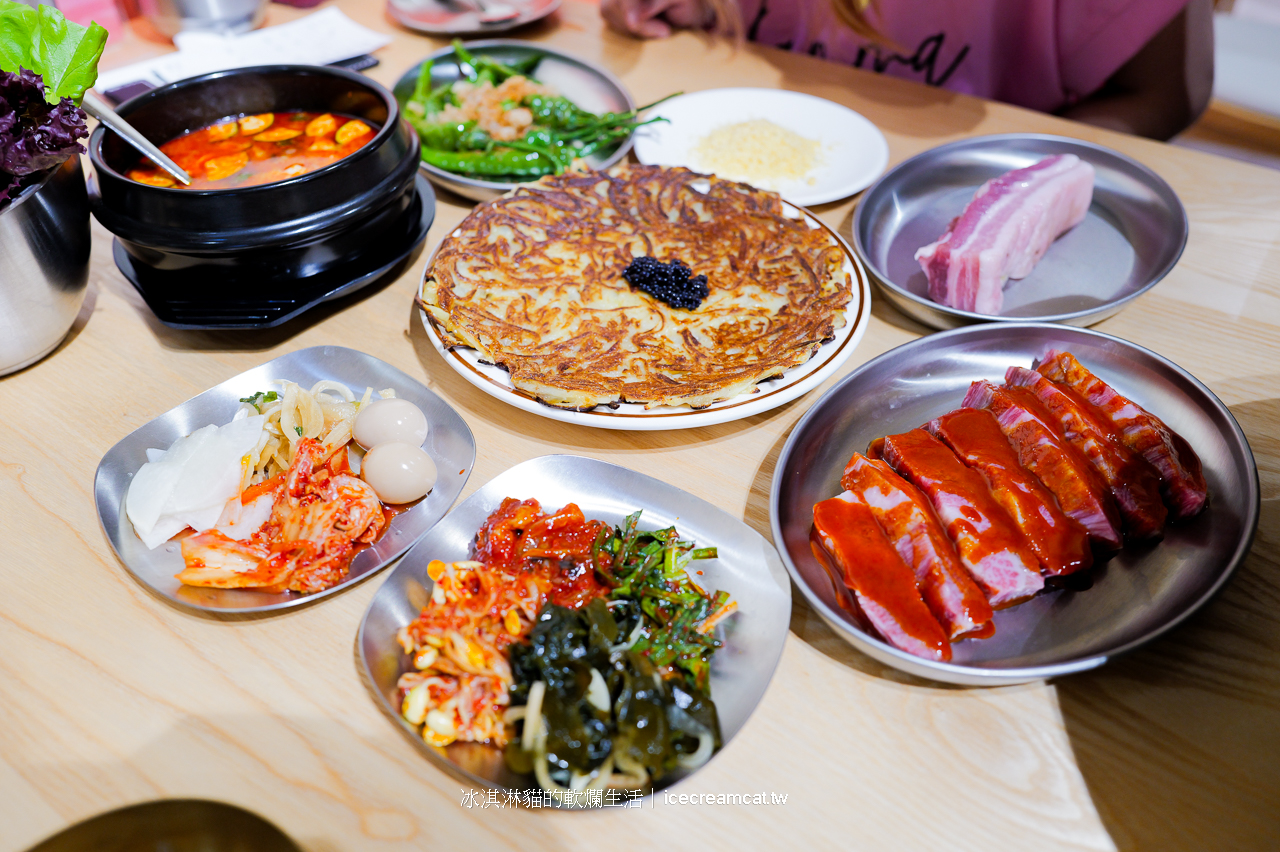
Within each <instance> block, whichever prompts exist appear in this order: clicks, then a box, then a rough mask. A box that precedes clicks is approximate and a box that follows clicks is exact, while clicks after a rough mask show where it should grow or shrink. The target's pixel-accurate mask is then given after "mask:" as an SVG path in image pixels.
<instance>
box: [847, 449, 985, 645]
mask: <svg viewBox="0 0 1280 852" xmlns="http://www.w3.org/2000/svg"><path fill="white" fill-rule="evenodd" d="M840 484H841V485H842V486H844V488H845V489H846V491H847V492H848V493H850V494H852V495H853V496H856V497H857V498H858V499H860V500H861V501H862V502H864V503H866V504H867V505H868V506H870V507H871V513H872V514H873V515H874V516H875V519H876V522H877V523H879V524H880V529H882V530H884V533H885V535H886V536H888V537H889V541H890V542H892V543H893V546H894V547H895V548H896V549H897V551H898V553H899V555H901V556H902V559H903V561H904V562H906V563H907V564H908V565H910V566H911V569H912V570H913V571H914V572H915V575H916V583H917V585H918V586H919V588H920V595H921V597H923V598H924V602H925V604H926V605H927V606H928V607H929V611H930V612H932V613H933V615H934V618H936V619H938V622H939V623H940V624H941V625H942V627H943V629H944V630H945V631H946V632H947V635H948V636H949V637H950V638H951V640H952V641H953V642H954V641H955V640H957V639H960V638H962V637H971V638H975V639H981V638H985V637H987V636H990V635H992V634H993V633H995V625H994V624H992V623H991V605H990V604H989V603H987V598H986V596H985V595H984V594H982V591H981V590H980V589H979V588H978V587H977V586H975V585H974V583H973V579H972V578H971V577H970V576H969V572H967V571H966V570H965V568H964V566H963V565H962V564H960V559H959V557H957V556H956V552H955V548H954V547H952V545H951V540H950V539H948V538H947V534H946V531H944V530H943V529H942V524H941V523H940V522H939V521H938V518H937V516H936V515H934V513H933V508H932V507H931V506H930V505H929V501H928V500H927V499H925V496H924V495H923V494H921V493H920V491H919V489H917V488H916V487H915V486H914V485H912V484H911V483H910V482H907V481H906V480H905V479H903V478H902V477H900V476H898V474H896V473H894V472H893V468H891V467H889V465H887V464H885V463H884V462H883V461H872V460H871V459H868V458H866V457H865V456H863V455H861V454H859V453H854V454H853V458H851V459H849V464H848V465H847V466H846V467H845V469H844V476H843V477H842V478H841V480H840Z"/></svg>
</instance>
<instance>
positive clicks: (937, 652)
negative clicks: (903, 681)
mask: <svg viewBox="0 0 1280 852" xmlns="http://www.w3.org/2000/svg"><path fill="white" fill-rule="evenodd" d="M812 538H813V544H814V548H813V550H814V555H815V556H817V557H818V561H820V562H823V563H824V564H825V565H826V566H827V568H828V570H833V567H834V569H835V570H833V574H835V576H837V577H840V578H842V579H843V582H844V584H845V585H846V586H848V587H849V588H850V589H852V590H853V593H854V595H855V596H856V597H857V599H858V605H859V606H860V607H861V608H862V612H863V614H864V615H865V616H866V617H867V620H868V621H870V622H871V624H872V625H874V627H875V629H876V630H878V631H879V632H880V635H881V636H883V637H884V638H885V641H887V642H888V643H889V644H890V645H893V646H894V647H895V648H901V649H902V650H903V651H906V652H907V653H908V654H915V655H916V656H917V657H924V658H925V659H929V660H942V661H944V662H945V661H947V660H950V659H951V645H950V644H949V643H948V642H947V636H946V634H945V633H944V632H943V630H942V626H941V625H939V624H938V622H937V620H936V619H935V618H934V617H933V614H932V613H931V612H929V608H928V607H927V606H925V603H924V601H923V600H922V599H921V598H920V592H919V590H918V589H917V588H916V577H915V574H914V573H913V572H912V570H911V569H910V568H908V567H907V563H905V562H903V561H902V557H901V556H899V555H898V551H897V550H895V549H894V547H893V545H892V544H890V543H889V539H887V538H885V536H884V533H883V532H882V531H881V530H880V527H879V525H877V524H876V519H875V516H874V515H872V513H871V508H870V507H869V506H867V505H866V504H865V503H862V502H860V501H859V500H858V499H857V498H856V497H854V496H853V495H852V494H849V493H848V492H846V493H844V494H841V495H839V496H837V497H832V498H831V499H830V500H823V501H822V502H821V503H818V504H817V505H816V506H814V507H813V533H812ZM824 556H825V558H824Z"/></svg>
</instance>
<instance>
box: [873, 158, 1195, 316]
mask: <svg viewBox="0 0 1280 852" xmlns="http://www.w3.org/2000/svg"><path fill="white" fill-rule="evenodd" d="M1054 154H1075V155H1076V156H1077V157H1079V158H1080V159H1081V160H1083V161H1085V162H1086V163H1089V164H1090V165H1091V166H1093V168H1094V170H1095V173H1096V176H1095V178H1094V185H1093V203H1092V205H1091V206H1090V208H1089V212H1088V214H1087V215H1086V216H1085V219H1084V221H1082V222H1081V223H1080V224H1079V225H1076V226H1075V227H1074V228H1072V229H1071V230H1070V231H1068V232H1067V233H1065V234H1063V235H1062V236H1061V237H1059V238H1058V239H1057V240H1056V241H1054V243H1053V244H1052V245H1051V246H1049V250H1048V251H1047V252H1045V255H1044V257H1042V258H1041V259H1040V262H1039V263H1037V264H1036V267H1035V269H1033V270H1032V271H1031V274H1030V275H1028V276H1027V277H1025V278H1022V279H1019V280H1016V281H1008V282H1007V283H1006V284H1005V288H1004V306H1003V309H1002V311H1001V313H1000V314H998V315H995V314H979V313H974V312H972V311H963V310H960V309H958V308H952V307H949V306H947V305H943V304H940V303H938V302H935V301H933V300H932V299H930V298H929V282H928V280H927V279H926V278H925V274H924V271H923V270H922V269H921V268H920V264H919V262H918V261H916V259H915V253H916V250H917V249H919V248H921V247H922V246H926V245H928V244H929V243H932V242H933V241H934V240H936V239H938V237H940V236H941V235H942V233H943V232H944V231H945V230H946V229H947V225H948V224H949V223H950V222H951V220H952V219H954V218H955V217H957V216H959V215H960V213H961V212H962V211H963V210H964V208H965V205H967V204H968V203H969V201H970V200H972V198H973V195H974V192H975V191H977V189H978V187H980V186H981V185H982V184H983V183H985V182H986V181H988V180H991V179H992V178H995V177H999V176H1000V175H1002V174H1004V173H1005V172H1008V171H1011V170H1013V169H1021V168H1025V167H1027V166H1030V165H1032V164H1033V163H1036V162H1038V161H1040V160H1043V159H1044V158H1045V157H1049V156H1052V155H1054ZM853 244H854V248H855V249H857V252H858V254H859V255H860V256H861V257H862V261H863V263H865V264H866V266H867V271H868V272H869V273H870V274H871V278H872V280H874V281H875V282H876V284H878V285H879V287H880V290H881V292H883V293H884V295H885V297H886V298H887V299H888V300H889V301H890V302H891V303H892V304H893V306H894V307H896V308H897V309H898V310H900V311H902V312H903V313H904V314H906V315H907V316H909V317H911V318H912V319H915V320H918V321H920V322H922V323H924V324H925V325H927V326H931V327H933V328H955V327H957V326H961V325H971V324H973V323H982V322H1028V321H1030V322H1056V323H1065V324H1067V325H1079V326H1085V325H1093V324H1094V323H1097V322H1101V321H1102V320H1104V319H1106V318H1107V317H1109V316H1111V315H1112V314H1115V313H1116V312H1117V311H1119V310H1120V309H1121V308H1123V307H1124V306H1125V305H1126V304H1128V303H1129V302H1130V301H1132V300H1133V299H1136V298H1137V297H1138V296H1141V295H1142V294H1143V293H1145V292H1147V291H1148V290H1150V289H1151V288H1152V287H1154V286H1155V285H1156V284H1158V283H1159V282H1160V280H1161V279H1162V278H1164V277H1165V276H1166V275H1167V274H1169V271H1170V270H1171V269H1173V267H1174V265H1175V264H1176V263H1177V262H1178V258H1179V257H1181V256H1182V249H1183V248H1184V247H1185V246H1186V244H1187V214H1186V211H1185V210H1183V208H1182V202H1181V201H1179V200H1178V196H1177V194H1175V193H1174V191H1173V189H1172V188H1171V187H1170V186H1169V184H1167V183H1165V181H1164V179H1163V178H1161V177H1160V176H1159V175H1157V174H1156V173H1155V172H1153V171H1152V170H1151V169H1149V168H1147V167H1146V166H1144V165H1142V164H1141V163H1139V162H1137V161H1136V160H1133V159H1131V158H1129V157H1126V156H1125V155H1124V154H1121V153H1119V152H1117V151H1113V150H1111V149H1110V148H1104V147H1103V146H1101V145H1095V144H1093V143H1091V142H1083V141H1081V140H1079V139H1070V138H1067V137H1064V136H1047V135H1043V134H1038V133H1010V134H1005V135H1002V136H981V137H978V138H976V139H965V140H962V141H959V142H952V143H950V144H947V145H940V146H939V147H937V148H934V149H932V150H929V151H925V152H924V153H923V154H918V155H916V156H915V157H912V158H911V159H909V160H907V161H906V162H903V163H900V164H899V165H897V166H896V167H894V168H893V169H892V170H890V171H889V172H888V173H887V174H886V175H885V176H884V177H882V178H881V179H880V180H879V181H878V182H877V183H876V184H875V186H873V187H871V188H870V189H868V190H867V192H866V194H865V195H863V196H862V200H861V201H860V202H859V203H858V209H857V211H856V212H855V213H854V218H853Z"/></svg>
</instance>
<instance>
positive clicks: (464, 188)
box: [393, 38, 636, 201]
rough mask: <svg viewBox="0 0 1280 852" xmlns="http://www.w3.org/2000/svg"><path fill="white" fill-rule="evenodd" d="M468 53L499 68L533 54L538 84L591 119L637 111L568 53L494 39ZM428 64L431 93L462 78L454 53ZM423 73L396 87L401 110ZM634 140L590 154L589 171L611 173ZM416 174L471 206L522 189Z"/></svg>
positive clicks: (438, 172) (602, 75) (432, 171)
mask: <svg viewBox="0 0 1280 852" xmlns="http://www.w3.org/2000/svg"><path fill="white" fill-rule="evenodd" d="M467 50H468V51H470V52H471V54H472V55H473V56H489V57H492V58H494V59H496V60H498V61H499V62H518V61H520V60H522V59H526V58H528V57H529V56H532V55H534V54H541V55H542V56H543V59H542V61H541V62H540V63H538V67H537V69H536V70H535V71H534V72H533V73H534V76H535V77H537V79H538V81H539V82H542V83H546V84H547V85H548V86H550V87H551V88H553V89H554V90H555V91H556V92H557V93H558V94H560V95H563V96H564V97H566V98H568V99H569V100H571V101H573V102H574V103H575V104H577V105H578V106H580V107H582V108H583V109H585V110H587V111H589V112H594V113H604V112H630V111H631V110H633V109H635V106H636V104H635V101H633V100H632V99H631V95H630V93H628V92H627V90H626V89H625V88H623V86H622V83H621V82H620V81H619V80H618V78H617V77H615V76H613V75H612V74H611V73H609V72H608V71H607V70H605V69H604V68H601V67H600V66H599V65H596V64H594V63H591V62H587V61H586V60H585V59H578V58H577V57H575V56H571V55H570V54H568V53H562V52H560V51H558V50H555V49H554V48H550V47H544V46H542V45H540V44H531V43H529V42H525V41H517V40H515V39H500V38H497V39H488V40H486V41H473V42H468V43H467ZM426 61H432V62H434V63H435V64H434V65H432V67H431V85H432V86H433V87H435V86H439V85H442V84H444V83H452V82H454V81H456V80H458V79H459V77H460V73H459V71H458V66H457V64H456V63H455V62H454V51H453V48H452V47H446V48H443V49H441V50H437V51H436V52H435V53H433V54H431V55H430V56H428V57H427V58H426V59H424V60H423V62H426ZM421 69H422V62H419V63H417V64H416V65H414V66H413V67H412V68H410V69H409V70H408V71H406V72H405V73H404V76H402V77H401V78H400V79H399V80H397V81H396V85H395V88H394V89H393V92H394V94H395V96H396V100H397V101H399V102H400V108H401V109H404V104H405V101H407V100H408V99H409V96H410V95H412V94H413V89H414V86H415V85H417V82H418V74H419V73H420V72H421ZM634 135H635V134H632V135H631V136H628V137H627V138H626V139H625V140H624V141H623V142H621V143H619V144H618V145H617V146H616V147H613V148H607V149H604V150H603V151H601V152H600V153H599V154H592V155H591V156H590V157H587V158H586V160H587V163H588V164H590V166H591V167H592V168H593V169H607V168H609V167H610V166H612V165H614V164H615V163H617V162H618V161H620V160H621V159H622V158H623V157H625V156H627V152H628V151H630V150H631V141H632V137H633V136H634ZM418 168H419V169H421V170H422V173H423V174H425V175H426V176H427V177H429V178H431V180H432V181H434V182H435V183H436V184H438V185H439V186H443V187H444V188H445V189H450V190H453V191H454V192H456V193H458V194H459V195H461V196H463V197H465V198H470V199H472V200H473V201H488V200H489V199H491V198H497V197H498V196H499V195H503V194H505V193H507V192H510V191H511V190H513V189H515V188H516V187H517V186H520V184H519V183H514V182H510V181H500V180H488V179H485V178H472V177H466V176H465V175H456V174H454V173H453V172H446V171H445V170H444V169H439V168H436V167H435V166H430V165H427V164H426V163H419V164H418Z"/></svg>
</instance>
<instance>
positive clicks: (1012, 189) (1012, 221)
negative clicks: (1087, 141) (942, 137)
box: [916, 154, 1093, 314]
mask: <svg viewBox="0 0 1280 852" xmlns="http://www.w3.org/2000/svg"><path fill="white" fill-rule="evenodd" d="M1092 200H1093V166H1091V165H1089V164H1088V163H1084V162H1081V161H1080V158H1079V157H1076V156H1075V155H1074V154H1058V155H1056V156H1053V157H1048V158H1046V159H1043V160H1041V161H1040V162H1038V163H1036V164H1035V165H1031V166H1028V167H1026V168H1025V169H1015V170H1013V171H1011V172H1006V173H1005V174H1003V175H1001V176H1000V177H998V178H994V179H993V180H989V181H987V182H986V183H984V184H983V185H982V186H981V187H979V188H978V191H977V193H976V194H975V195H974V196H973V200H972V201H970V202H969V204H968V205H967V206H966V207H965V208H964V212H962V213H961V214H960V215H959V216H958V217H956V218H955V219H954V220H952V222H951V224H950V225H949V226H948V227H947V230H946V232H945V233H944V234H943V235H942V236H941V237H939V238H938V241H937V242H935V243H930V244H929V245H927V246H924V247H923V248H921V249H920V250H919V251H917V252H916V260H917V261H919V262H920V267H921V268H922V269H923V270H924V274H925V275H926V276H928V278H929V298H930V299H933V300H934V301H935V302H940V303H942V304H944V305H950V306H951V307H953V308H960V309H961V310H965V311H976V312H978V313H982V314H998V313H1000V308H1001V307H1002V306H1003V304H1004V282H1005V280H1006V279H1008V278H1025V277H1026V276H1027V275H1030V274H1031V270H1032V269H1033V268H1034V267H1035V265H1036V264H1037V263H1038V262H1039V261H1040V258H1041V257H1043V256H1044V253H1045V252H1046V251H1047V250H1048V248H1049V246H1050V245H1051V244H1052V243H1053V241H1054V240H1056V239H1057V238H1058V237H1059V236H1060V235H1062V234H1063V233H1065V232H1067V231H1069V230H1070V229H1071V228H1073V227H1075V226H1076V225H1077V224H1079V223H1080V221H1081V220H1082V219H1084V217H1085V214H1087V213H1088V212H1089V204H1090V203H1091V202H1092Z"/></svg>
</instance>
